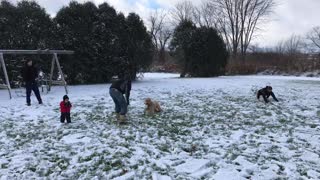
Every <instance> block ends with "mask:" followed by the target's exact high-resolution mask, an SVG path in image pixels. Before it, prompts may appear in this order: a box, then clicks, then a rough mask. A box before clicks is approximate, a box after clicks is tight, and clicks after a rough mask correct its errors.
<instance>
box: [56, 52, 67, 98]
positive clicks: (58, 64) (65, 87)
mask: <svg viewBox="0 0 320 180" xmlns="http://www.w3.org/2000/svg"><path fill="white" fill-rule="evenodd" d="M53 58H54V59H55V62H56V63H57V67H58V70H59V73H60V75H61V79H62V82H63V84H64V89H65V91H66V94H68V89H67V82H66V81H65V79H64V74H63V72H62V69H61V66H60V63H59V60H58V55H57V53H54V54H53Z"/></svg>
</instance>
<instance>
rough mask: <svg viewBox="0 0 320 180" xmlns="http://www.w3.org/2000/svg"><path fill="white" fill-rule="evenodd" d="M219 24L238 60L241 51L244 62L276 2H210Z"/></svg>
mask: <svg viewBox="0 0 320 180" xmlns="http://www.w3.org/2000/svg"><path fill="white" fill-rule="evenodd" d="M210 4H211V6H212V8H213V9H215V10H217V11H218V12H214V16H215V17H216V18H217V22H218V24H219V27H218V29H219V32H220V33H221V34H222V35H223V36H224V39H225V40H226V42H227V43H228V47H229V48H230V51H231V52H232V56H233V58H236V57H237V55H238V53H239V51H240V55H241V59H242V60H244V59H245V56H246V52H247V49H248V47H249V45H250V43H251V41H252V39H253V38H254V35H255V34H256V33H257V30H258V29H259V25H260V24H263V22H266V20H267V19H268V17H269V15H270V13H271V12H272V10H273V7H274V6H275V2H274V0H210Z"/></svg>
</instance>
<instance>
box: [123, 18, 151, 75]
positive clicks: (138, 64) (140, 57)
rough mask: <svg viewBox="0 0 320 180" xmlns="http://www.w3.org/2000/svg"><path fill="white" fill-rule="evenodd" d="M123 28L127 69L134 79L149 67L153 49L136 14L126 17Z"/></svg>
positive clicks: (147, 34)
mask: <svg viewBox="0 0 320 180" xmlns="http://www.w3.org/2000/svg"><path fill="white" fill-rule="evenodd" d="M125 28H126V33H127V35H126V36H125V37H127V39H126V40H124V43H126V46H127V52H126V53H127V59H128V65H129V67H128V68H129V72H130V73H131V76H132V78H135V75H136V74H137V73H138V72H140V71H144V70H146V69H147V68H148V67H149V66H150V65H151V63H152V57H153V50H154V47H153V44H152V39H151V36H150V35H149V33H148V32H147V29H146V27H145V26H144V23H143V21H142V20H141V19H140V17H139V16H138V15H137V14H135V13H130V14H129V15H128V17H127V18H126V25H125Z"/></svg>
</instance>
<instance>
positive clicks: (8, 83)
mask: <svg viewBox="0 0 320 180" xmlns="http://www.w3.org/2000/svg"><path fill="white" fill-rule="evenodd" d="M0 63H1V66H2V71H3V73H4V77H5V80H6V84H7V88H8V91H9V96H10V99H11V98H12V96H11V87H10V82H9V77H8V73H7V69H6V64H5V63H4V58H3V54H2V53H0Z"/></svg>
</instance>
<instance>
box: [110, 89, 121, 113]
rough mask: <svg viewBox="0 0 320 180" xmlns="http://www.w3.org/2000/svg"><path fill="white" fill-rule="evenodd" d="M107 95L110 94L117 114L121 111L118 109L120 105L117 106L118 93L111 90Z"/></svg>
mask: <svg viewBox="0 0 320 180" xmlns="http://www.w3.org/2000/svg"><path fill="white" fill-rule="evenodd" d="M109 93H110V96H111V98H112V100H113V102H114V104H115V112H116V113H118V114H119V113H120V111H121V107H120V104H119V102H118V98H117V96H118V95H117V93H118V91H117V90H116V89H113V88H111V89H110V91H109Z"/></svg>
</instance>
